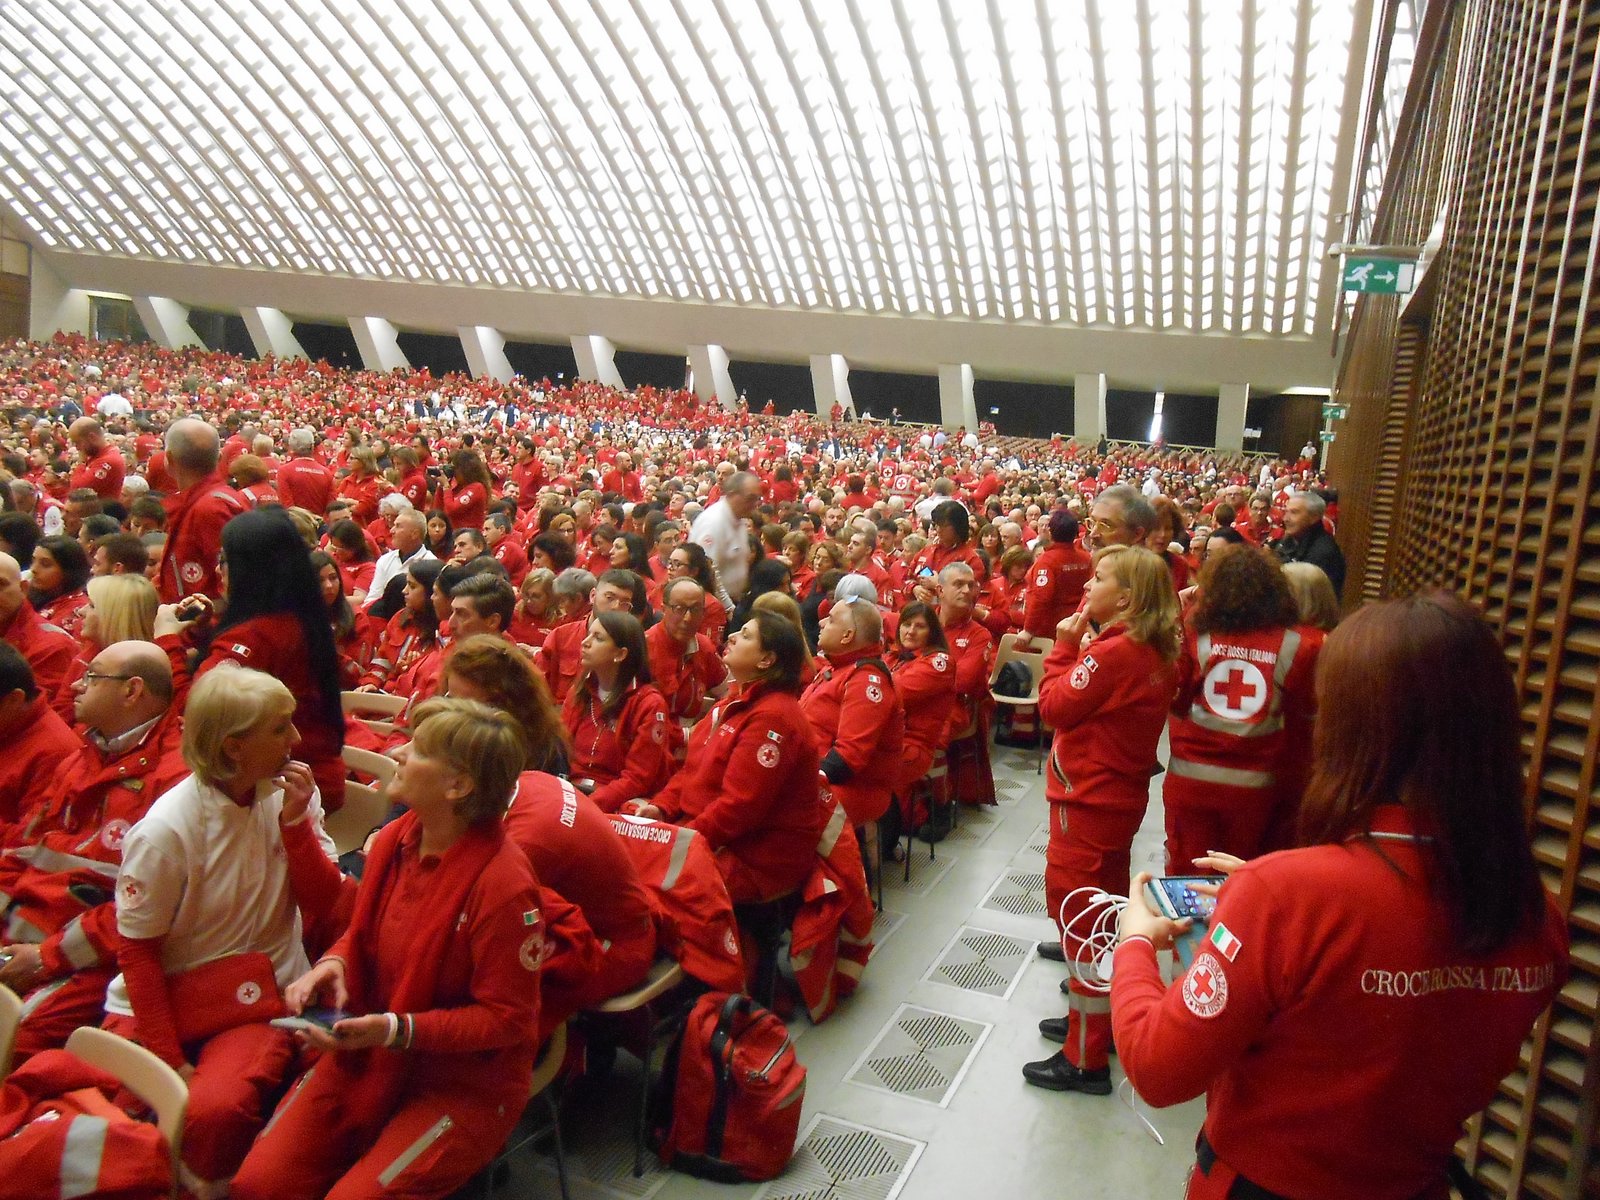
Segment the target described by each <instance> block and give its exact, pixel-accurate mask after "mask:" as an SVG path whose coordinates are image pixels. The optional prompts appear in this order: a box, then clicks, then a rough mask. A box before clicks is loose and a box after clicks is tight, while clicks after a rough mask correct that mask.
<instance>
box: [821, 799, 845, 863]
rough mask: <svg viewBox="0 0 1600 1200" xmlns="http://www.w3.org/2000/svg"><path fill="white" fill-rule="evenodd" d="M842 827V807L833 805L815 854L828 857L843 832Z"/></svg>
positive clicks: (843, 824)
mask: <svg viewBox="0 0 1600 1200" xmlns="http://www.w3.org/2000/svg"><path fill="white" fill-rule="evenodd" d="M844 827H845V815H844V805H842V804H835V805H834V806H833V815H832V816H831V817H829V818H828V824H827V827H826V828H825V829H823V831H822V837H821V839H820V840H819V841H818V842H817V853H818V854H819V855H821V856H822V857H823V858H827V857H828V855H830V854H832V853H833V848H834V846H835V845H836V844H837V843H838V841H839V835H840V834H841V833H843V832H844Z"/></svg>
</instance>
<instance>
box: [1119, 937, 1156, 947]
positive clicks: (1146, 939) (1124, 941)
mask: <svg viewBox="0 0 1600 1200" xmlns="http://www.w3.org/2000/svg"><path fill="white" fill-rule="evenodd" d="M1129 942H1146V943H1148V944H1149V946H1150V949H1152V950H1154V949H1155V948H1156V944H1155V941H1154V940H1153V939H1151V938H1150V937H1148V936H1146V935H1145V934H1142V933H1130V934H1129V935H1128V936H1127V937H1125V938H1118V939H1117V946H1118V947H1119V948H1120V947H1122V946H1126V945H1127V944H1128V943H1129Z"/></svg>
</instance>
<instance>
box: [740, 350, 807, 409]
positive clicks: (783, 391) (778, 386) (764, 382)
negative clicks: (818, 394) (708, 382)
mask: <svg viewBox="0 0 1600 1200" xmlns="http://www.w3.org/2000/svg"><path fill="white" fill-rule="evenodd" d="M728 376H729V378H731V379H732V380H733V389H734V391H736V392H738V393H740V394H741V395H743V396H744V398H745V399H746V400H747V401H749V403H750V411H751V412H760V411H761V410H762V408H764V407H765V406H766V403H767V401H768V400H771V401H772V407H773V408H774V409H775V410H776V411H777V413H778V415H779V416H780V417H786V416H788V415H789V414H790V413H793V412H807V413H814V412H816V400H815V399H814V397H815V393H814V392H813V391H812V388H811V368H810V367H809V366H797V365H795V364H794V363H771V362H731V363H729V364H728Z"/></svg>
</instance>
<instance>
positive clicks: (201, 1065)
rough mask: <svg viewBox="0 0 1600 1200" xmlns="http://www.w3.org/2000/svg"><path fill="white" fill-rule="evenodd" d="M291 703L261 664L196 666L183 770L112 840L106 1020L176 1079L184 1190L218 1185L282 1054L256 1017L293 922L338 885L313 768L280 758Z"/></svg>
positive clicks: (287, 959) (301, 953)
mask: <svg viewBox="0 0 1600 1200" xmlns="http://www.w3.org/2000/svg"><path fill="white" fill-rule="evenodd" d="M294 713H295V697H294V694H293V693H292V692H291V691H290V690H289V689H288V688H287V687H285V686H284V685H283V684H282V683H280V682H279V681H278V680H276V679H274V678H273V677H272V676H270V675H267V674H265V673H263V672H261V671H253V670H250V669H249V668H246V667H240V666H237V665H235V664H233V663H231V662H230V663H223V664H219V665H218V666H217V667H216V669H214V670H212V671H209V672H207V673H206V674H205V675H203V676H202V677H201V678H200V679H199V680H198V681H197V682H196V683H195V685H194V687H193V688H192V689H191V690H190V692H189V698H188V703H187V705H186V707H185V708H184V724H183V759H184V762H185V763H186V764H187V765H188V767H189V769H190V770H191V771H192V772H194V773H193V774H192V775H191V776H190V777H189V778H187V779H185V780H184V781H183V782H182V783H180V784H178V785H177V786H176V787H174V788H172V789H171V790H170V791H168V792H166V793H165V794H164V795H162V796H160V797H159V798H157V799H156V801H155V803H153V804H152V805H151V806H150V811H149V812H148V813H147V814H146V815H145V817H144V818H143V819H142V820H141V821H139V823H138V824H137V825H135V826H134V827H133V828H132V829H131V830H130V831H129V832H128V834H127V838H126V840H125V841H124V843H123V847H122V868H121V872H120V874H119V875H118V877H117V889H116V905H117V932H118V933H119V934H120V935H121V937H122V948H121V950H120V951H119V952H118V954H117V962H118V965H119V966H120V967H121V968H122V974H121V975H119V976H117V977H116V978H115V979H113V980H112V981H111V986H110V987H109V988H108V989H107V992H106V1013H107V1019H106V1026H107V1028H109V1029H111V1030H113V1031H114V1032H116V1033H120V1034H123V1035H124V1036H129V1037H132V1038H133V1039H134V1040H136V1041H138V1042H140V1043H141V1044H142V1045H144V1046H145V1047H147V1048H148V1049H149V1050H151V1051H152V1052H153V1053H155V1054H156V1055H157V1056H158V1057H159V1058H160V1059H161V1060H162V1061H163V1062H166V1063H167V1064H168V1065H169V1066H172V1067H174V1068H176V1069H177V1070H178V1072H179V1073H180V1074H181V1075H183V1076H185V1078H186V1079H187V1080H188V1083H189V1108H188V1116H187V1119H186V1123H185V1134H184V1140H183V1162H182V1164H181V1165H180V1167H179V1174H180V1177H181V1178H182V1181H183V1184H184V1187H185V1190H186V1191H189V1192H191V1193H193V1194H196V1195H202V1196H203V1195H208V1194H217V1190H218V1189H222V1188H225V1187H226V1185H227V1180H228V1179H229V1178H230V1177H231V1176H232V1175H233V1173H234V1171H235V1170H236V1169H237V1167H238V1166H239V1163H240V1162H241V1161H242V1160H243V1158H244V1155H245V1152H246V1151H247V1150H248V1149H249V1147H250V1143H251V1141H252V1140H253V1139H254V1137H255V1135H256V1133H257V1132H258V1131H259V1130H260V1128H261V1125H262V1123H263V1122H264V1121H265V1120H266V1117H267V1110H268V1106H269V1104H270V1103H271V1100H272V1097H273V1096H275V1095H276V1094H277V1092H278V1089H279V1087H280V1085H281V1083H282V1081H283V1077H284V1075H285V1074H286V1073H287V1071H288V1070H289V1067H290V1064H291V1063H292V1061H293V1059H294V1044H293V1041H292V1040H291V1038H290V1036H289V1035H288V1034H287V1033H285V1032H284V1031H283V1030H281V1029H275V1028H273V1027H272V1026H270V1025H268V1024H267V1023H266V1022H267V1021H268V1020H270V1019H272V1018H274V1017H278V1016H282V1015H283V1011H284V1008H283V1002H282V990H283V989H284V988H286V987H288V986H289V985H290V984H291V983H293V982H294V980H296V979H298V978H299V977H300V976H301V975H303V974H304V973H305V972H306V970H307V968H308V967H309V966H310V964H309V962H308V961H307V959H306V952H305V948H304V944H303V938H304V933H303V925H302V922H303V921H304V922H309V923H311V924H315V923H316V922H317V921H319V920H320V919H321V918H322V917H324V916H326V915H327V913H328V912H329V911H330V910H331V909H332V908H333V906H334V904H335V902H336V901H337V899H338V896H339V892H340V887H341V881H340V876H339V870H338V868H337V867H336V866H334V863H333V858H334V850H333V843H332V842H331V841H330V840H329V838H328V836H327V835H326V834H325V833H324V832H323V829H322V807H321V802H320V799H319V797H318V795H317V788H316V783H315V780H314V779H313V777H312V774H311V768H310V767H308V766H307V765H306V764H305V763H302V762H296V761H294V760H293V759H292V758H291V755H292V753H293V751H294V747H295V744H296V743H297V742H298V741H299V740H300V734H299V732H298V731H297V730H296V729H295V725H294Z"/></svg>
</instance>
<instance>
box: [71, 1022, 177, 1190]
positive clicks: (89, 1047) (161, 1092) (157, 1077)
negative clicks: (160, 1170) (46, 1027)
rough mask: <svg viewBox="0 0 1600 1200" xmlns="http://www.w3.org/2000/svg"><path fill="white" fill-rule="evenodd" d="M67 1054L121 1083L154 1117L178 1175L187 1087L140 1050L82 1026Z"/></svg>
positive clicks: (72, 1037) (124, 1039)
mask: <svg viewBox="0 0 1600 1200" xmlns="http://www.w3.org/2000/svg"><path fill="white" fill-rule="evenodd" d="M67 1050H68V1051H69V1052H71V1053H73V1054H76V1055H77V1056H78V1057H79V1058H81V1059H83V1061H84V1062H86V1063H88V1064H89V1065H90V1066H92V1067H99V1068H100V1069H101V1070H102V1071H105V1072H107V1073H109V1074H111V1075H115V1076H116V1077H117V1078H118V1079H120V1080H121V1081H122V1083H123V1085H124V1086H125V1087H126V1088H127V1089H128V1090H129V1091H130V1092H132V1093H133V1094H134V1095H135V1096H137V1097H139V1099H141V1100H143V1101H144V1102H145V1103H146V1104H148V1105H149V1106H150V1107H151V1109H152V1110H153V1111H154V1112H155V1114H156V1127H157V1128H158V1129H160V1130H161V1136H162V1137H164V1138H166V1139H167V1145H168V1147H170V1149H171V1150H172V1171H173V1175H174V1177H176V1175H177V1172H178V1163H179V1161H180V1157H181V1155H182V1152H183V1118H184V1114H185V1112H186V1111H187V1110H188V1107H189V1085H188V1084H187V1083H185V1082H184V1081H183V1076H181V1075H179V1074H178V1073H177V1072H176V1071H174V1070H173V1069H172V1068H171V1067H169V1066H167V1064H166V1063H164V1062H162V1061H161V1060H160V1059H159V1058H157V1057H156V1056H155V1055H154V1054H151V1053H150V1051H148V1050H146V1049H145V1048H144V1047H143V1046H137V1045H135V1044H134V1043H132V1042H130V1041H128V1040H127V1039H126V1038H120V1037H118V1036H117V1035H116V1034H114V1033H108V1032H107V1031H106V1030H104V1029H95V1028H94V1027H93V1026H88V1025H85V1026H83V1027H82V1028H79V1029H75V1030H73V1031H72V1036H71V1037H69V1038H68V1039H67Z"/></svg>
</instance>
